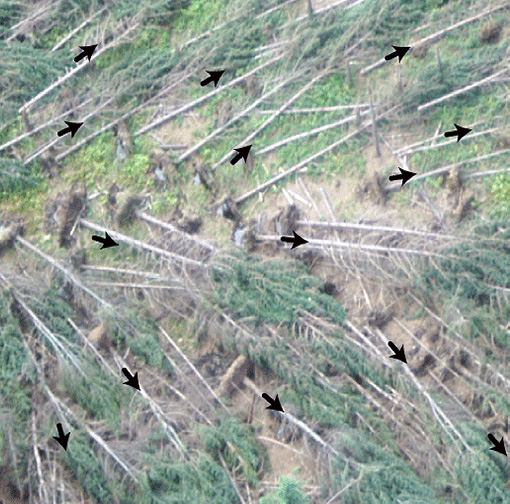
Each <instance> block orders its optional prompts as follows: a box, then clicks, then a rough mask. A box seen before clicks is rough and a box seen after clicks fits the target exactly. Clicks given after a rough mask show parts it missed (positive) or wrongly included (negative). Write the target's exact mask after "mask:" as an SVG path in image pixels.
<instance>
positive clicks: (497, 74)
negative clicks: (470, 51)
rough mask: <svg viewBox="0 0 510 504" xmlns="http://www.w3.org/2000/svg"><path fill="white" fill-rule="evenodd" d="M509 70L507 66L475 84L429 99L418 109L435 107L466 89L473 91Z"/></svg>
mask: <svg viewBox="0 0 510 504" xmlns="http://www.w3.org/2000/svg"><path fill="white" fill-rule="evenodd" d="M505 72H508V68H507V67H505V68H503V69H502V70H500V71H499V72H496V73H493V74H492V75H489V77H485V79H482V80H479V81H476V82H474V83H473V84H469V86H464V87H463V88H461V89H457V90H456V91H454V92H453V93H448V94H447V95H444V96H441V97H440V98H436V99H435V100H432V101H429V102H428V103H424V104H423V105H420V106H419V107H418V108H417V110H419V111H420V110H425V109H427V108H429V107H433V106H434V105H437V104H438V103H442V102H444V101H446V100H449V99H450V98H453V97H455V96H458V95H460V94H462V93H465V92H466V91H471V90H472V89H475V88H477V87H479V86H483V85H484V84H488V83H490V82H491V81H492V80H494V79H495V78H496V77H498V76H499V75H501V74H503V73H505Z"/></svg>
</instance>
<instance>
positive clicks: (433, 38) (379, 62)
mask: <svg viewBox="0 0 510 504" xmlns="http://www.w3.org/2000/svg"><path fill="white" fill-rule="evenodd" d="M509 7H510V5H509V4H508V3H503V4H500V5H498V6H496V7H493V8H492V9H487V10H486V11H484V12H481V13H480V14H476V15H475V16H472V17H470V18H467V19H463V20H462V21H459V22H458V23H455V24H453V25H451V26H449V27H448V28H444V29H443V30H439V31H438V32H435V33H432V34H431V35H428V36H427V37H424V38H422V39H420V40H417V41H416V42H415V43H414V44H413V47H415V48H416V47H419V46H421V45H424V44H430V43H431V42H435V41H436V40H439V39H440V38H442V37H444V36H445V35H446V34H447V33H448V32H450V31H452V30H455V29H456V28H460V27H461V26H464V25H465V24H468V23H472V22H473V21H477V20H478V19H481V18H483V17H485V16H488V15H489V14H492V13H493V12H496V11H498V10H500V9H508V8H509ZM385 62H386V60H385V59H384V58H381V59H380V60H377V61H376V62H375V63H372V64H371V65H368V66H367V67H365V68H363V69H362V70H361V72H360V75H365V74H367V73H369V72H371V71H372V70H375V69H376V68H379V67H380V66H382V65H384V63H385Z"/></svg>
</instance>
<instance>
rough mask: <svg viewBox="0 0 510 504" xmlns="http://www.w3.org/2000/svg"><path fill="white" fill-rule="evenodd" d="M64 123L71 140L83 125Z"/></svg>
mask: <svg viewBox="0 0 510 504" xmlns="http://www.w3.org/2000/svg"><path fill="white" fill-rule="evenodd" d="M64 122H65V123H66V124H67V126H68V128H69V130H70V131H71V138H73V137H74V134H75V133H76V132H77V131H78V130H79V129H80V128H81V126H82V124H83V123H82V122H81V123H77V122H71V121H64Z"/></svg>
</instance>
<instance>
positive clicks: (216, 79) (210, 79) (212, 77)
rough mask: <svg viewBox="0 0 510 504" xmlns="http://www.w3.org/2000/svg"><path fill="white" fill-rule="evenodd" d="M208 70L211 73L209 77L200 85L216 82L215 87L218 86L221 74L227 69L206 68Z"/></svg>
mask: <svg viewBox="0 0 510 504" xmlns="http://www.w3.org/2000/svg"><path fill="white" fill-rule="evenodd" d="M206 72H207V73H208V74H209V77H207V79H204V80H203V81H202V82H201V83H200V85H201V86H202V87H203V86H207V84H209V83H210V82H214V87H216V86H217V85H218V82H219V80H220V78H221V76H222V75H223V72H225V70H216V71H211V72H210V71H209V70H206Z"/></svg>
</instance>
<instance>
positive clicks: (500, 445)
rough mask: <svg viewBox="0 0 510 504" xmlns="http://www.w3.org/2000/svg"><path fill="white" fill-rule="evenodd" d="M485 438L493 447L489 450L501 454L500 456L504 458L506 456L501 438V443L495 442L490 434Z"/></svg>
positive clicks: (503, 441)
mask: <svg viewBox="0 0 510 504" xmlns="http://www.w3.org/2000/svg"><path fill="white" fill-rule="evenodd" d="M487 437H488V438H489V440H490V441H491V443H492V444H493V445H494V446H493V447H492V448H491V450H494V451H495V452H498V453H501V454H502V455H504V456H505V457H506V456H507V454H506V449H505V440H504V439H503V437H501V441H497V440H496V438H495V437H494V436H493V435H492V434H487Z"/></svg>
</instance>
